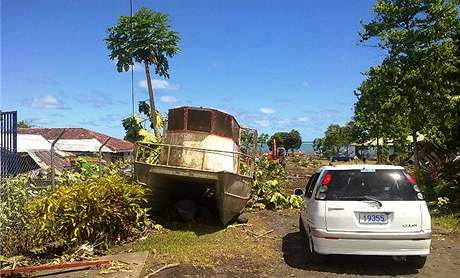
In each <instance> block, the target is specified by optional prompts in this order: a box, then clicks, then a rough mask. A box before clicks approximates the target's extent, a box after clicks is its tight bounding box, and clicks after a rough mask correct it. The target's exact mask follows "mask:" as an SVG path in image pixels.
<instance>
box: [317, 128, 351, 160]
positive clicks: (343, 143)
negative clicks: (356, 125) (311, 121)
mask: <svg viewBox="0 0 460 278" xmlns="http://www.w3.org/2000/svg"><path fill="white" fill-rule="evenodd" d="M350 128H351V126H348V125H346V126H340V125H335V124H333V125H330V126H328V128H327V130H326V132H325V133H324V137H323V138H316V139H315V140H313V148H314V150H315V151H320V152H321V153H322V154H324V155H328V156H331V155H334V154H337V153H339V152H340V149H341V148H343V147H347V146H348V145H350V143H351V141H352V137H351V130H350Z"/></svg>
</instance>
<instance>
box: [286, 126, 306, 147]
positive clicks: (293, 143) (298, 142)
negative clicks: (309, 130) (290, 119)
mask: <svg viewBox="0 0 460 278" xmlns="http://www.w3.org/2000/svg"><path fill="white" fill-rule="evenodd" d="M300 146H302V136H301V135H300V132H299V131H298V130H296V129H293V130H291V131H290V132H289V133H288V134H287V136H286V139H285V141H284V147H285V148H286V150H292V151H294V150H298V149H299V148H300Z"/></svg>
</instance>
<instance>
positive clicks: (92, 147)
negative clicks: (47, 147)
mask: <svg viewBox="0 0 460 278" xmlns="http://www.w3.org/2000/svg"><path fill="white" fill-rule="evenodd" d="M101 145H102V144H101V143H100V142H99V141H98V140H97V139H94V138H92V139H59V141H57V142H56V148H58V149H60V150H64V151H66V152H90V153H96V152H98V151H99V148H100V147H101ZM102 152H103V153H111V152H114V151H112V150H111V149H109V148H107V147H106V146H104V147H102Z"/></svg>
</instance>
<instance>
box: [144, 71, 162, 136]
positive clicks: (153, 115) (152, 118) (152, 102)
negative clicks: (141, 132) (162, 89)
mask: <svg viewBox="0 0 460 278" xmlns="http://www.w3.org/2000/svg"><path fill="white" fill-rule="evenodd" d="M145 76H146V78H147V87H148V89H149V105H150V121H151V122H152V125H153V132H154V133H155V136H156V137H158V138H160V137H161V135H160V131H159V130H158V127H157V110H156V108H155V99H154V95H153V87H152V80H151V79H150V65H149V63H148V62H146V63H145Z"/></svg>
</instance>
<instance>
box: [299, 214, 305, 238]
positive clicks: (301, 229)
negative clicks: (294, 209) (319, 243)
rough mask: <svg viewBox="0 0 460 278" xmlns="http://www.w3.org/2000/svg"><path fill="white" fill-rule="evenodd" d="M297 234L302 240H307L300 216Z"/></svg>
mask: <svg viewBox="0 0 460 278" xmlns="http://www.w3.org/2000/svg"><path fill="white" fill-rule="evenodd" d="M299 232H300V235H301V236H302V238H303V239H305V240H306V239H307V232H306V231H305V226H304V225H303V221H302V216H299Z"/></svg>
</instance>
